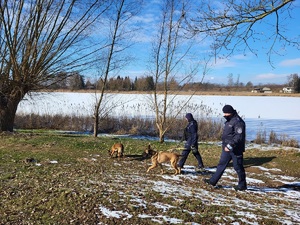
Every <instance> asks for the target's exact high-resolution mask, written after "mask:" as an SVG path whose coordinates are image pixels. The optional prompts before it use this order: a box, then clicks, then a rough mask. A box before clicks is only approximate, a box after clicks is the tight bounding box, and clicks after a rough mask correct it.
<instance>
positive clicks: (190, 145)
mask: <svg viewBox="0 0 300 225" xmlns="http://www.w3.org/2000/svg"><path fill="white" fill-rule="evenodd" d="M185 118H186V120H187V121H188V125H187V126H186V128H185V129H184V135H183V140H184V141H186V142H185V144H184V150H183V151H182V154H181V159H180V160H179V163H178V167H180V168H183V166H184V164H185V161H186V160H187V158H188V155H189V153H190V152H191V151H192V153H193V155H194V156H195V157H196V159H197V162H198V166H197V168H196V171H199V172H201V171H203V170H204V165H203V161H202V157H201V155H200V153H199V151H198V124H197V121H196V120H195V119H194V117H193V115H192V114H191V113H187V114H186V115H185Z"/></svg>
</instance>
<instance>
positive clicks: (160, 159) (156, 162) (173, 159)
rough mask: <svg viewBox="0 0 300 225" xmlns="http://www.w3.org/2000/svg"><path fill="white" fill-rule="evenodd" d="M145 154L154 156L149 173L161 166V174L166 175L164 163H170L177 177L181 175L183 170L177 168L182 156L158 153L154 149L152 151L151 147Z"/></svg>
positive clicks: (171, 153)
mask: <svg viewBox="0 0 300 225" xmlns="http://www.w3.org/2000/svg"><path fill="white" fill-rule="evenodd" d="M145 153H146V154H148V155H152V157H151V161H152V165H151V166H150V167H149V168H148V170H147V173H148V172H149V171H150V170H152V169H154V168H155V167H157V166H160V169H161V174H163V173H164V170H163V167H162V163H164V162H168V161H170V163H171V166H172V167H173V168H174V170H175V175H176V174H180V173H181V169H180V168H179V167H178V166H177V163H178V160H179V157H180V156H181V155H179V154H176V153H173V152H156V151H154V150H153V149H151V147H150V145H149V146H148V149H146V150H145Z"/></svg>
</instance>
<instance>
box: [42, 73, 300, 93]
mask: <svg viewBox="0 0 300 225" xmlns="http://www.w3.org/2000/svg"><path fill="white" fill-rule="evenodd" d="M227 79H228V83H227V84H214V83H209V82H190V83H186V84H183V85H180V84H179V83H178V82H177V81H176V80H175V79H173V80H171V81H170V82H169V87H168V88H169V90H173V91H174V90H182V91H190V90H193V91H220V92H222V91H251V90H252V89H253V88H254V87H264V86H268V87H270V88H271V89H272V90H273V91H274V92H280V91H281V90H282V88H283V87H287V86H288V87H293V88H294V92H295V93H300V77H299V75H298V74H291V75H289V76H288V77H287V83H285V84H259V85H257V86H254V85H253V83H252V82H250V81H249V82H247V83H246V84H244V83H242V82H239V76H238V78H237V79H236V80H234V79H233V74H229V75H228V76H227ZM53 80H55V82H51V85H50V86H47V85H45V86H47V88H49V89H52V90H60V89H64V90H71V91H76V90H96V89H98V87H102V85H103V81H102V80H101V79H100V80H98V81H94V82H93V81H91V80H90V79H86V78H85V77H84V76H83V75H81V74H79V73H73V74H71V75H70V74H67V73H60V74H57V75H56V76H55V77H54V78H53ZM105 85H106V90H108V91H153V90H154V88H155V85H154V80H153V77H152V76H141V77H139V78H138V77H135V78H134V79H131V78H130V77H128V76H125V77H121V76H116V77H111V78H110V79H108V81H107V82H106V84H105ZM156 88H157V90H158V91H160V90H163V83H162V84H161V85H158V86H157V87H156Z"/></svg>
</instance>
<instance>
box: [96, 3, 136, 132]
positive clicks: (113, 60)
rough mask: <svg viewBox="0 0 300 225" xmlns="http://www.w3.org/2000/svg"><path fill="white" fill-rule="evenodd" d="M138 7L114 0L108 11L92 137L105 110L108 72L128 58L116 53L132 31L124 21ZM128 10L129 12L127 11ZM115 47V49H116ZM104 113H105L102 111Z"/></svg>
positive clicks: (128, 18) (115, 68)
mask: <svg viewBox="0 0 300 225" xmlns="http://www.w3.org/2000/svg"><path fill="white" fill-rule="evenodd" d="M138 7H139V4H138V2H137V1H134V0H120V1H116V2H115V3H114V5H113V7H112V11H111V12H110V13H111V14H110V18H109V20H110V21H109V22H110V31H111V33H110V35H109V37H107V40H106V41H107V43H108V44H107V46H108V48H105V50H106V52H105V53H103V55H105V56H106V57H104V59H103V60H102V62H100V64H103V65H104V66H103V69H102V70H101V71H103V74H101V81H102V83H101V85H102V86H101V92H100V97H99V99H97V98H96V99H97V101H96V105H95V110H94V137H97V135H98V126H99V121H100V118H99V117H100V114H101V113H103V112H105V110H104V108H105V106H104V105H103V101H104V94H105V91H106V85H107V81H108V77H109V75H110V73H111V72H112V71H114V70H119V69H120V68H122V66H124V65H125V64H126V63H128V61H129V60H130V59H129V58H126V57H123V58H122V59H120V58H119V59H117V55H119V54H120V53H122V52H123V51H124V50H125V49H126V48H127V47H128V46H121V45H120V44H119V42H120V43H121V42H123V41H124V40H125V39H126V37H125V36H124V35H125V33H126V34H127V35H129V34H131V33H132V32H130V30H129V31H127V32H125V31H126V29H127V28H126V27H125V25H126V22H128V21H130V19H131V18H132V17H133V16H134V15H136V14H137V12H135V11H136V10H137V9H138ZM129 12H130V13H129ZM116 48H117V49H116ZM107 113H108V112H107ZM104 114H106V113H104Z"/></svg>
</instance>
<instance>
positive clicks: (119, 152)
mask: <svg viewBox="0 0 300 225" xmlns="http://www.w3.org/2000/svg"><path fill="white" fill-rule="evenodd" d="M110 156H111V157H118V158H120V157H123V156H124V146H123V144H121V143H115V144H114V145H113V146H111V149H110Z"/></svg>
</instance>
